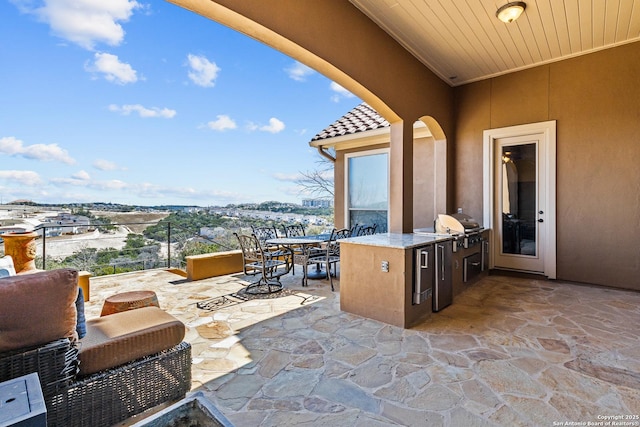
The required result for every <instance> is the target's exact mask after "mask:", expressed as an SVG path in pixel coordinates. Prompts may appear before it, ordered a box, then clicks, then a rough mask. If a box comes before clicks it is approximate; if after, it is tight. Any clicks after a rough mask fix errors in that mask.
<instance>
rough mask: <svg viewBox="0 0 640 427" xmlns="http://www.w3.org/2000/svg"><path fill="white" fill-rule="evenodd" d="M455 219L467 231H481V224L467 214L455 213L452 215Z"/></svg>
mask: <svg viewBox="0 0 640 427" xmlns="http://www.w3.org/2000/svg"><path fill="white" fill-rule="evenodd" d="M450 216H452V217H453V218H455V219H457V220H458V221H459V222H460V224H462V226H463V227H464V229H465V231H472V230H479V229H480V224H479V223H478V221H476V220H475V219H473V218H471V217H470V216H469V215H467V214H463V213H454V214H451V215H450Z"/></svg>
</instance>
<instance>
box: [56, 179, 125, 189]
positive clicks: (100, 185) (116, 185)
mask: <svg viewBox="0 0 640 427" xmlns="http://www.w3.org/2000/svg"><path fill="white" fill-rule="evenodd" d="M51 182H52V183H54V184H58V185H72V186H77V187H85V188H90V189H92V190H99V191H107V190H124V189H128V188H129V187H130V186H129V184H127V183H126V182H123V181H120V180H118V179H112V180H108V181H92V180H90V179H82V178H78V177H76V176H73V177H71V178H52V179H51Z"/></svg>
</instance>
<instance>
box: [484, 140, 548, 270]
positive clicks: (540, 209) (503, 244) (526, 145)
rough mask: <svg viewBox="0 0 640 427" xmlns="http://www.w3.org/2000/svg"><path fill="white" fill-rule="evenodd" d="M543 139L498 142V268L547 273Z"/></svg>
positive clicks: (496, 202)
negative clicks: (542, 240) (543, 190)
mask: <svg viewBox="0 0 640 427" xmlns="http://www.w3.org/2000/svg"><path fill="white" fill-rule="evenodd" d="M541 138H542V135H526V136H518V137H509V138H501V139H497V140H496V144H495V150H496V152H495V155H494V162H495V165H494V173H495V176H494V182H495V184H496V185H495V197H494V201H495V206H494V209H495V211H494V215H495V216H494V218H495V219H496V220H497V221H496V223H497V224H496V225H497V226H498V227H497V228H498V231H499V233H498V235H497V239H496V241H495V242H496V243H497V244H495V245H494V261H495V262H494V264H495V266H496V267H498V268H500V267H502V268H508V269H514V270H521V271H531V272H543V271H544V254H543V253H542V248H544V245H543V244H542V242H541V241H540V240H541V238H542V237H543V235H544V234H543V233H541V232H540V228H541V227H542V226H544V210H545V208H544V206H542V204H541V200H543V199H541V197H540V189H541V188H544V185H542V183H541V180H543V179H544V175H543V174H541V173H540V170H541V156H540V146H541V144H540V141H541Z"/></svg>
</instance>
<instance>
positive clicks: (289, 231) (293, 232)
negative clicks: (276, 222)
mask: <svg viewBox="0 0 640 427" xmlns="http://www.w3.org/2000/svg"><path fill="white" fill-rule="evenodd" d="M282 231H284V235H285V236H286V237H300V236H305V235H306V234H305V231H304V225H302V224H292V225H284V226H282ZM289 249H290V250H292V251H293V261H294V262H293V267H292V268H291V274H293V275H294V276H295V274H296V263H297V262H298V260H301V259H303V258H302V256H303V255H304V252H305V248H304V247H303V246H291V247H289ZM309 249H310V248H306V250H309ZM298 263H299V262H298Z"/></svg>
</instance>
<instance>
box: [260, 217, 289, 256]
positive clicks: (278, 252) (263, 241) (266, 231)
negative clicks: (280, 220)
mask: <svg viewBox="0 0 640 427" xmlns="http://www.w3.org/2000/svg"><path fill="white" fill-rule="evenodd" d="M251 231H253V234H254V235H255V236H256V238H257V239H258V241H260V246H261V247H262V249H263V250H264V251H265V255H266V256H267V257H270V258H277V257H279V256H282V255H284V254H285V253H286V252H287V251H285V250H282V248H280V247H278V246H273V245H269V244H267V240H269V239H276V238H277V237H278V230H277V229H276V227H275V226H271V227H256V226H253V225H252V226H251Z"/></svg>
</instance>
